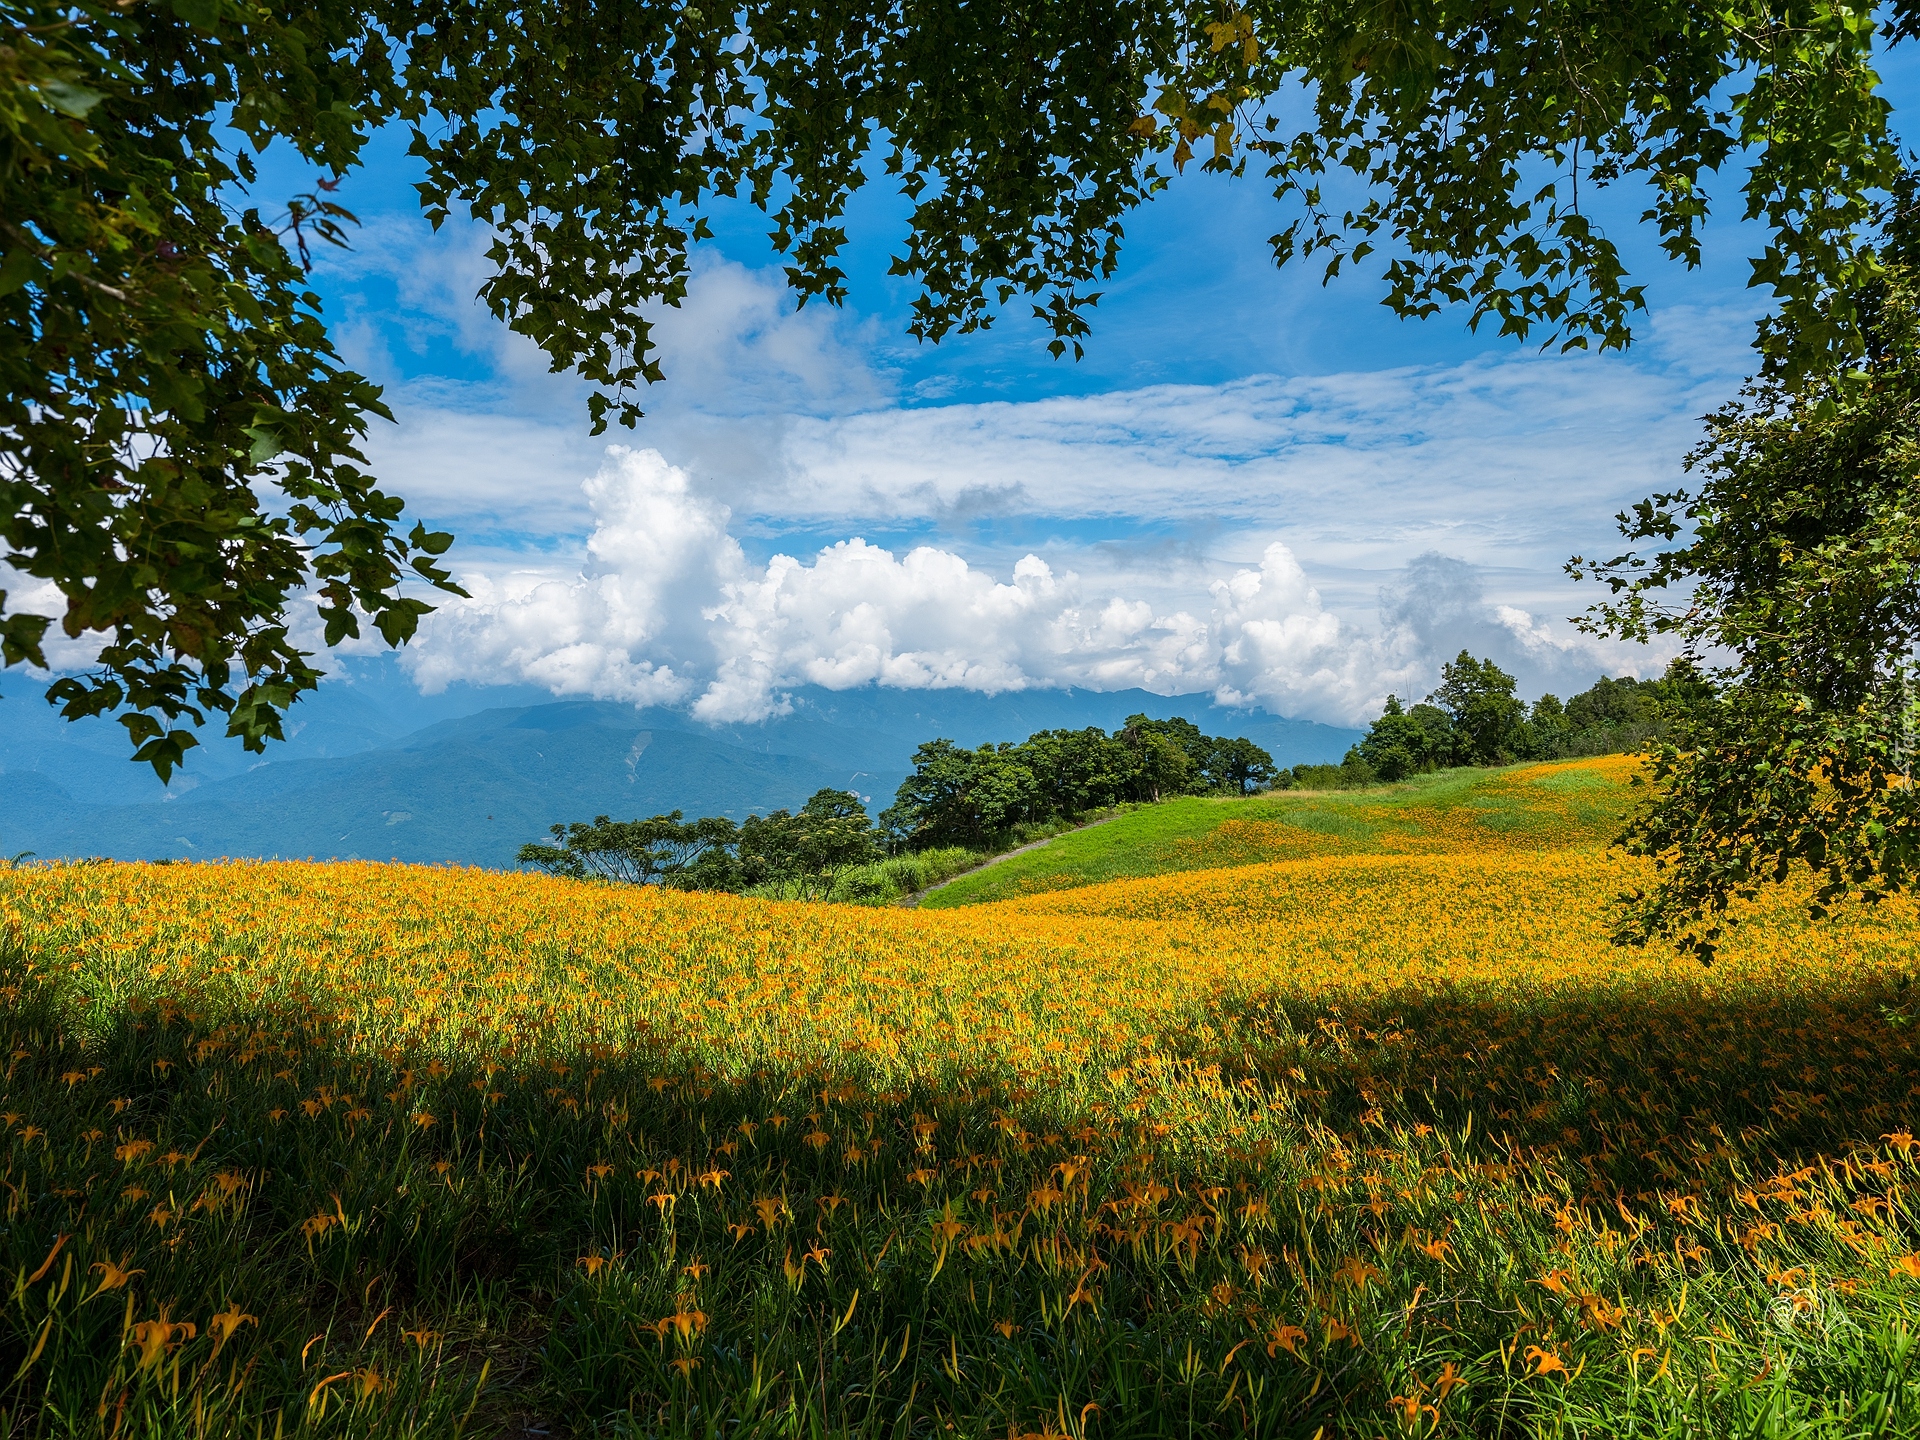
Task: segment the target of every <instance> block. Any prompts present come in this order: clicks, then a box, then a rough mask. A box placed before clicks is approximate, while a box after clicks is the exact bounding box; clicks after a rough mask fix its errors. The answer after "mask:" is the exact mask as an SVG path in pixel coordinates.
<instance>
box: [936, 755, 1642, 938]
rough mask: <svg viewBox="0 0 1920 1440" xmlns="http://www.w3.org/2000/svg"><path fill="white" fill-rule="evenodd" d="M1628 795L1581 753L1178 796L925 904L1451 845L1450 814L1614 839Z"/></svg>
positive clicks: (947, 889) (1575, 837) (1513, 835)
mask: <svg viewBox="0 0 1920 1440" xmlns="http://www.w3.org/2000/svg"><path fill="white" fill-rule="evenodd" d="M1630 799H1631V795H1630V792H1628V791H1626V790H1625V789H1624V788H1623V787H1622V786H1621V785H1620V783H1619V782H1618V780H1617V779H1615V778H1610V777H1609V775H1608V773H1606V772H1604V771H1601V770H1597V769H1595V768H1594V767H1593V766H1592V765H1591V764H1590V763H1586V762H1580V761H1573V762H1567V763H1563V764H1557V765H1546V766H1540V765H1529V766H1510V767H1508V768H1506V769H1498V770H1484V769H1457V770H1443V771H1440V772H1438V773H1437V774H1432V775H1421V776H1416V777H1414V778H1413V779H1411V780H1407V781H1404V782H1402V783H1400V784H1397V785H1381V786H1376V787H1374V788H1372V789H1367V790H1316V791H1280V792H1276V793H1271V794H1266V795H1256V796H1252V797H1249V798H1247V799H1244V800H1236V799H1211V798H1189V799H1181V800H1169V801H1166V802H1163V803H1162V804H1159V805H1149V806H1143V807H1141V808H1139V809H1136V810H1133V811H1131V812H1129V813H1127V814H1124V815H1121V816H1119V817H1118V818H1117V819H1114V820H1111V821H1109V822H1106V823H1104V824H1100V825H1095V826H1090V827H1088V828H1086V829H1082V830H1075V831H1071V832H1068V833H1067V834H1064V835H1061V836H1059V837H1057V838H1056V839H1054V840H1053V841H1051V842H1050V843H1048V844H1046V845H1044V846H1042V847H1040V848H1039V849H1037V850H1029V851H1028V852H1026V853H1025V854H1023V855H1016V856H1013V857H1011V858H1010V859H1006V860H1002V861H998V862H996V863H994V864H991V865H986V866H982V867H981V868H979V869H977V870H974V871H972V872H971V873H968V874H964V875H962V876H960V877H959V878H958V879H956V880H954V881H953V882H951V883H950V884H947V885H944V886H942V887H941V888H940V889H938V890H935V891H934V892H932V893H931V894H929V895H928V896H926V898H924V899H923V900H922V901H921V902H920V903H921V905H922V906H923V907H926V908H928V909H947V908H951V907H953V906H956V905H978V904H982V903H984V902H986V901H990V900H1007V899H1012V898H1014V897H1016V896H1020V895H1032V894H1036V893H1039V892H1041V891H1048V890H1067V889H1075V888H1078V887H1080V886H1083V885H1098V884H1101V883H1103V882H1104V881H1108V880H1122V879H1128V878H1132V877H1136V876H1146V875H1164V874H1168V873H1171V872H1175V871H1185V870H1211V869H1219V868H1226V867H1231V866H1235V865H1261V864H1267V863H1269V862H1271V861H1274V860H1286V859H1305V858H1307V857H1309V856H1312V855H1324V854H1328V853H1343V852H1358V851H1363V850H1372V849H1381V848H1385V849H1395V848H1415V849H1434V848H1447V847H1446V843H1445V839H1444V831H1443V828H1442V827H1443V825H1444V823H1445V822H1446V821H1447V820H1449V819H1451V820H1454V821H1456V822H1458V821H1465V822H1468V823H1470V824H1471V825H1472V826H1473V828H1474V830H1475V831H1476V832H1477V837H1476V838H1478V839H1479V840H1480V842H1481V843H1483V844H1484V843H1486V840H1487V839H1489V838H1494V837H1499V838H1504V839H1506V840H1507V841H1510V842H1521V841H1525V840H1526V839H1528V838H1529V837H1533V838H1538V839H1542V840H1546V841H1549V842H1550V843H1553V844H1567V843H1582V842H1585V843H1605V841H1607V840H1608V839H1610V838H1611V837H1612V835H1613V834H1614V832H1615V831H1616V830H1617V829H1618V827H1619V823H1620V820H1621V819H1622V817H1623V816H1624V815H1625V814H1626V812H1627V808H1628V805H1629V803H1630ZM1543 800H1545V801H1546V802H1548V803H1547V804H1546V805H1544V806H1543V804H1542V801H1543ZM1235 822H1238V824H1237V826H1236V824H1235ZM1437 822H1438V823H1437ZM1250 832H1252V833H1250Z"/></svg>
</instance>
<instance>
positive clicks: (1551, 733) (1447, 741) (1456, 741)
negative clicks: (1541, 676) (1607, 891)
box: [1340, 650, 1709, 780]
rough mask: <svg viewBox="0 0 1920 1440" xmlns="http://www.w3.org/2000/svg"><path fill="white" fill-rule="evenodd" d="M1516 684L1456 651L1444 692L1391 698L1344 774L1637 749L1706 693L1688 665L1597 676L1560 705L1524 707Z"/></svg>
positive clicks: (1379, 775)
mask: <svg viewBox="0 0 1920 1440" xmlns="http://www.w3.org/2000/svg"><path fill="white" fill-rule="evenodd" d="M1514 684H1515V681H1514V678H1513V676H1511V675H1509V674H1507V672H1506V671H1504V670H1502V669H1501V668H1500V667H1499V666H1498V665H1496V664H1494V662H1493V661H1491V660H1477V659H1475V658H1474V657H1473V655H1472V654H1470V653H1469V652H1467V651H1465V650H1462V651H1461V652H1460V654H1459V655H1458V656H1456V657H1455V658H1454V659H1453V660H1451V661H1449V662H1448V663H1447V664H1446V665H1445V666H1443V667H1442V668H1441V672H1440V687H1439V688H1438V689H1437V690H1435V691H1434V692H1433V693H1432V694H1431V695H1429V696H1427V698H1426V701H1425V702H1424V703H1422V704H1417V705H1414V706H1412V707H1411V708H1408V707H1407V706H1405V705H1403V704H1402V703H1401V701H1400V700H1399V699H1398V697H1396V696H1393V695H1389V696H1388V697H1387V708H1386V713H1385V714H1383V715H1382V716H1381V717H1380V718H1379V719H1378V720H1376V721H1374V722H1373V725H1372V728H1370V729H1369V730H1368V731H1367V736H1366V738H1365V739H1364V740H1362V741H1361V742H1360V743H1359V744H1358V745H1356V746H1355V747H1354V748H1353V750H1352V751H1351V752H1349V754H1348V756H1347V760H1346V762H1345V764H1344V765H1343V766H1342V767H1340V768H1341V769H1342V770H1344V771H1346V772H1349V773H1355V772H1357V773H1359V774H1361V775H1363V776H1364V778H1365V779H1368V780H1371V779H1380V780H1403V779H1405V778H1406V777H1407V776H1409V775H1412V774H1416V773H1418V772H1420V771H1424V770H1438V769H1441V768H1443V767H1445V766H1449V765H1507V764H1511V763H1513V762H1515V761H1518V760H1558V759H1564V758H1566V757H1569V756H1575V755H1608V754H1617V753H1619V752H1621V751H1626V750H1634V749H1638V748H1639V747H1640V746H1642V745H1644V744H1646V743H1647V742H1648V741H1649V740H1652V739H1654V738H1655V737H1656V736H1657V735H1659V734H1660V733H1661V732H1662V730H1663V728H1664V725H1665V723H1666V719H1667V717H1668V716H1670V715H1671V714H1672V713H1673V712H1674V710H1675V709H1676V708H1677V707H1678V706H1680V705H1683V704H1685V703H1686V702H1688V701H1690V700H1693V699H1698V698H1701V697H1702V695H1703V694H1704V693H1706V692H1707V691H1708V689H1709V687H1708V686H1707V684H1706V682H1705V681H1703V680H1702V679H1701V678H1700V676H1699V674H1698V673H1697V672H1696V671H1695V670H1694V669H1693V668H1692V667H1691V666H1690V665H1688V664H1686V663H1685V662H1684V661H1676V662H1675V663H1674V664H1673V665H1671V666H1669V667H1668V670H1667V673H1666V674H1665V675H1663V676H1661V677H1660V678H1659V679H1658V680H1635V679H1633V678H1632V677H1631V676H1624V677H1622V678H1620V679H1618V680H1613V679H1608V678H1606V677H1604V676H1603V677H1602V678H1601V679H1600V680H1599V682H1598V683H1596V684H1595V685H1594V686H1593V687H1592V688H1591V689H1588V690H1584V691H1582V692H1581V693H1580V694H1578V695H1576V696H1574V697H1573V698H1572V699H1571V700H1568V701H1566V702H1565V703H1564V704H1563V703H1562V702H1561V701H1560V699H1559V697H1558V696H1555V695H1542V696H1541V697H1540V698H1539V699H1538V700H1536V701H1534V702H1533V705H1532V706H1531V707H1529V706H1528V705H1527V703H1526V702H1525V701H1523V700H1521V699H1520V698H1519V697H1518V696H1516V695H1515V694H1514V693H1513V692H1514Z"/></svg>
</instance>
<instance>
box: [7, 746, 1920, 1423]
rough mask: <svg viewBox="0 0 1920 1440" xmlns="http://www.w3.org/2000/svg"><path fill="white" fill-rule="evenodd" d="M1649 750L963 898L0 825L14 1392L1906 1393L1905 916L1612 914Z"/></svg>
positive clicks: (901, 1409)
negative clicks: (991, 896)
mask: <svg viewBox="0 0 1920 1440" xmlns="http://www.w3.org/2000/svg"><path fill="white" fill-rule="evenodd" d="M1625 774H1626V766H1625V764H1624V763H1623V762H1621V761H1618V760H1611V761H1594V762H1576V763H1574V764H1570V765H1560V766H1545V767H1535V768H1534V769H1533V770H1528V771H1519V772H1512V771H1509V772H1499V773H1494V774H1491V775H1488V776H1487V777H1485V779H1484V780H1483V781H1480V782H1478V783H1480V784H1481V785H1483V786H1484V787H1486V788H1485V790H1484V792H1476V793H1477V798H1476V797H1474V796H1470V797H1468V799H1467V800H1466V801H1464V802H1463V803H1461V804H1459V805H1456V806H1453V807H1451V808H1447V809H1444V810H1441V809H1433V810H1429V811H1425V812H1423V811H1422V810H1421V809H1420V807H1419V806H1417V805H1413V806H1408V805H1400V806H1398V807H1387V806H1386V805H1385V804H1384V802H1383V803H1382V806H1381V808H1380V809H1378V811H1377V812H1368V811H1367V810H1366V809H1365V807H1364V806H1357V807H1356V808H1355V809H1354V810H1353V811H1352V812H1351V813H1349V814H1346V818H1345V819H1343V820H1342V822H1341V824H1340V825H1339V826H1331V827H1329V826H1323V827H1322V828H1321V829H1320V830H1317V831H1316V830H1314V829H1312V827H1311V826H1306V827H1305V828H1298V827H1296V828H1294V829H1288V828H1287V827H1286V826H1285V825H1284V824H1282V823H1281V822H1280V821H1278V820H1274V819H1273V818H1271V816H1272V813H1273V812H1271V811H1269V810H1263V811H1260V812H1259V813H1260V814H1262V815H1264V816H1267V817H1268V818H1265V819H1261V820H1258V821H1252V820H1249V821H1237V820H1233V819H1231V818H1229V819H1228V821H1227V824H1226V826H1223V827H1222V829H1223V831H1224V832H1225V833H1223V834H1221V835H1218V836H1215V837H1213V838H1212V839H1210V840H1208V841H1206V842H1204V843H1209V844H1216V845H1218V846H1219V847H1221V850H1220V857H1219V863H1220V864H1221V865H1222V866H1227V867H1230V868H1214V869H1189V870H1185V871H1183V872H1181V873H1178V874H1169V875H1161V876H1154V877H1147V878H1140V879H1130V880H1120V881H1114V882H1111V883H1108V884H1102V885H1095V886H1088V887H1083V888H1078V889H1059V888H1056V889H1048V890H1044V891H1039V892H1037V893H1033V894H1030V895H1027V896H1024V897H1022V898H1016V899H1011V900H1005V901H1000V902H997V903H992V904H981V905H972V906H964V907H959V908H953V909H947V910H941V911H937V912H921V911H913V910H872V909H855V908H851V907H844V908H843V907H830V906H810V905H804V904H788V903H777V902H766V901H745V900H738V899H734V898H731V897H727V896H716V895H687V894H663V893H660V892H657V891H637V890H621V889H613V888H608V887H596V886H590V885H585V884H581V883H578V882H571V881H561V880H550V879H546V878H540V877H533V876H524V875H497V874H488V873H483V872H477V871H462V870H453V869H423V868H417V867H403V866H379V865H363V864H352V865H312V864H256V863H244V864H242V863H235V864H216V865H174V866H152V865H73V866H60V867H42V868H35V869H22V870H16V871H12V872H6V873H3V874H0V964H3V965H4V971H5V973H4V977H3V979H4V988H3V989H0V1001H4V1011H3V1012H0V1018H3V1019H4V1024H5V1028H6V1034H5V1036H4V1037H3V1038H4V1039H5V1040H6V1042H7V1044H6V1055H5V1063H6V1079H5V1083H4V1086H3V1087H0V1090H3V1092H4V1093H0V1123H3V1124H4V1128H5V1134H6V1139H5V1141H4V1145H5V1152H4V1153H5V1160H4V1169H3V1170H0V1182H4V1196H3V1197H0V1206H4V1214H3V1217H0V1265H4V1269H5V1272H6V1274H8V1275H10V1276H11V1277H12V1279H11V1282H10V1290H9V1295H8V1297H6V1308H5V1314H4V1319H3V1320H0V1387H4V1388H0V1411H3V1412H4V1415H3V1417H0V1435H8V1436H11V1435H16V1434H17V1435H62V1436H64V1435H79V1434H85V1435H119V1436H161V1435H165V1436H176V1435H179V1436H193V1435H232V1436H255V1435H260V1436H268V1435H276V1434H277V1435H282V1436H292V1435H329V1436H336V1435H337V1436H343V1437H344V1436H368V1437H372V1436H403V1435H405V1436H415V1435H417V1436H441V1435H451V1434H454V1433H466V1434H470V1435H514V1436H519V1435H524V1434H548V1435H561V1434H567V1435H587V1434H609V1435H614V1434H643V1433H644V1434H649V1435H652V1434H673V1435H680V1434H686V1435H695V1434H697V1435H702V1436H716V1437H717V1436H722V1435H733V1434H756V1435H758V1434H766V1435H773V1434H779V1435H789V1434H791V1435H796V1436H799V1435H805V1436H815V1435H819V1436H825V1435H828V1434H841V1433H847V1434H853V1433H859V1434H863V1435H872V1436H875V1437H880V1436H887V1437H900V1440H906V1437H912V1436H921V1437H928V1440H942V1437H946V1436H948V1435H957V1436H979V1437H993V1440H999V1437H1005V1436H1013V1437H1022V1436H1025V1437H1033V1436H1063V1435H1070V1436H1074V1437H1081V1436H1085V1437H1090V1440H1106V1437H1122V1436H1147V1435H1176V1434H1178V1435H1187V1434H1196V1433H1197V1434H1220V1435H1241V1434H1259V1435H1272V1436H1300V1437H1311V1436H1313V1435H1315V1434H1316V1433H1317V1434H1320V1435H1322V1436H1325V1437H1332V1436H1335V1435H1343V1436H1344V1435H1359V1436H1373V1435H1380V1436H1392V1435H1416V1434H1417V1435H1423V1436H1424V1435H1429V1434H1439V1435H1476V1436H1478V1435H1534V1434H1542V1435H1567V1436H1574V1435H1581V1436H1602V1435H1604V1436H1614V1435H1636V1436H1641V1435H1646V1436H1651V1435H1698V1436H1717V1435H1733V1434H1743V1435H1744V1434H1751V1435H1781V1436H1785V1435H1795V1436H1798V1435H1820V1436H1827V1435H1831V1436H1869V1435H1895V1434H1914V1433H1920V1363H1917V1361H1916V1357H1915V1355H1914V1333H1915V1326H1916V1324H1917V1323H1920V1253H1917V1252H1920V1218H1917V1216H1916V1209H1915V1207H1916V1205H1920V1154H1916V1153H1915V1152H1916V1150H1917V1149H1920V1142H1916V1140H1915V1137H1914V1134H1913V1131H1914V1122H1915V1120H1916V1118H1920V1115H1917V1114H1916V1112H1917V1111H1920V1103H1916V1099H1915V1096H1916V1093H1920V1047H1916V1044H1915V1039H1914V1033H1915V1032H1914V1026H1913V1024H1912V1023H1910V1017H1912V1016H1913V1015H1914V1014H1915V1013H1916V1012H1917V1011H1920V1004H1916V1003H1915V1000H1916V998H1920V996H1916V992H1913V991H1911V990H1910V988H1909V987H1910V984H1911V972H1912V970H1913V969H1914V968H1916V962H1915V941H1916V938H1917V937H1920V925H1917V924H1916V920H1917V919H1920V917H1916V914H1915V909H1914V907H1913V906H1912V905H1910V904H1908V903H1906V902H1904V901H1903V902H1897V903H1890V904H1888V905H1884V906H1882V907H1880V908H1879V909H1878V910H1875V911H1870V912H1855V913H1848V914H1845V915H1843V916H1841V917H1840V918H1839V919H1837V920H1835V921H1831V922H1827V923H1824V924H1822V925H1819V926H1813V925H1810V924H1809V923H1808V922H1806V921H1805V920H1804V919H1803V918H1802V916H1801V914H1800V913H1799V911H1798V910H1797V909H1796V908H1795V907H1794V906H1793V905H1792V904H1790V903H1788V902H1787V901H1786V900H1784V899H1782V900H1776V901H1774V902H1772V903H1770V904H1769V905H1767V906H1766V907H1765V908H1764V909H1763V910H1762V911H1761V912H1760V913H1758V914H1757V915H1756V916H1755V917H1754V918H1753V919H1752V920H1751V921H1750V922H1749V923H1747V924H1745V925H1743V926H1742V927H1740V928H1739V929H1738V930H1737V931H1736V932H1735V935H1734V938H1733V940H1732V941H1731V943H1729V944H1728V945H1727V946H1726V947H1725V950H1724V952H1723V956H1722V959H1721V961H1720V962H1719V963H1717V964H1716V965H1715V966H1714V968H1712V969H1711V970H1702V969H1701V968H1699V967H1698V966H1697V965H1696V964H1694V963H1692V962H1687V961H1681V960H1678V959H1675V958H1673V957H1671V956H1667V955H1662V954H1657V953H1638V952H1621V951H1616V950H1613V949H1611V948H1609V947H1608V945H1607V944H1606V941H1605V925H1606V905H1607V901H1608V898H1609V896H1611V895H1612V894H1614V893H1616V892H1617V891H1618V890H1620V889H1621V888H1622V887H1623V886H1624V885H1626V884H1629V883H1631V882H1632V880H1633V878H1634V872H1633V870H1632V868H1631V866H1630V863H1629V862H1627V861H1626V860H1624V859H1622V858H1621V857H1619V856H1618V855H1617V854H1613V853H1610V852H1608V851H1607V849H1606V847H1605V844H1604V839H1605V836H1606V833H1607V824H1608V822H1609V817H1610V816H1612V815H1615V814H1617V813H1618V811H1619V808H1620V804H1621V797H1622V795H1623V794H1624V786H1623V781H1624V778H1625ZM1596 797H1598V798H1596ZM1230 826H1238V827H1239V828H1238V829H1229V828H1227V827H1230ZM1262 827H1266V828H1264V829H1263V828H1262ZM1316 835H1318V836H1319V837H1320V838H1319V839H1315V838H1314V837H1315V836H1316ZM1195 843H1201V842H1195ZM1263 846H1264V847H1266V849H1265V850H1263V849H1262V847H1263ZM1266 854H1272V855H1273V856H1275V857H1276V858H1272V859H1264V858H1263V855H1266Z"/></svg>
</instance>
